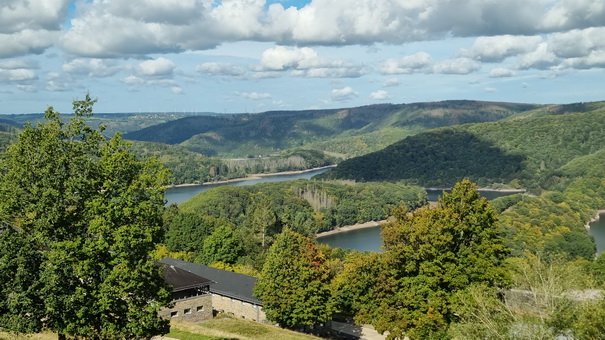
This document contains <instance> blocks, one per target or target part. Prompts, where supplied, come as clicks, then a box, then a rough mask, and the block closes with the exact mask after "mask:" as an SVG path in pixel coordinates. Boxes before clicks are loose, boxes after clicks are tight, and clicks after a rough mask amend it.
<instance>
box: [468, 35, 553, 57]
mask: <svg viewBox="0 0 605 340" xmlns="http://www.w3.org/2000/svg"><path fill="white" fill-rule="evenodd" d="M540 42H542V38H541V37H539V36H532V37H527V36H513V35H502V36H495V37H479V38H477V39H476V40H475V43H474V44H473V47H472V48H471V49H470V50H468V51H467V50H463V51H462V52H461V55H463V56H466V57H469V58H473V59H476V60H480V61H483V62H499V61H502V60H504V59H506V58H508V57H511V56H515V55H519V54H522V53H527V52H530V51H533V50H535V49H536V47H537V46H538V45H539V44H540Z"/></svg>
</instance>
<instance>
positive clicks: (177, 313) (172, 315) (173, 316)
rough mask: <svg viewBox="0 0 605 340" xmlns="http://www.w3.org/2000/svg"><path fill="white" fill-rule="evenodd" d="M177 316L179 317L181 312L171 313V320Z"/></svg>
mask: <svg viewBox="0 0 605 340" xmlns="http://www.w3.org/2000/svg"><path fill="white" fill-rule="evenodd" d="M177 316H179V312H170V317H171V318H176V317H177Z"/></svg>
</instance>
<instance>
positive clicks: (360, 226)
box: [315, 220, 388, 238]
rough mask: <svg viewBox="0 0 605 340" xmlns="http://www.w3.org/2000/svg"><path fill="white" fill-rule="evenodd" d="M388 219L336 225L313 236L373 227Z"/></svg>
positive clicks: (317, 236) (318, 236)
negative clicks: (341, 225) (342, 225)
mask: <svg viewBox="0 0 605 340" xmlns="http://www.w3.org/2000/svg"><path fill="white" fill-rule="evenodd" d="M387 221H388V220H382V221H369V222H365V223H357V224H352V225H346V226H344V227H338V228H335V229H332V230H328V231H322V232H321V233H317V234H316V235H315V238H321V237H324V236H329V235H335V234H340V233H346V232H348V231H351V230H359V229H366V228H375V227H379V226H380V225H381V224H383V223H386V222H387Z"/></svg>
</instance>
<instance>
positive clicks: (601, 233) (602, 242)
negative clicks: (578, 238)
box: [588, 214, 605, 254]
mask: <svg viewBox="0 0 605 340" xmlns="http://www.w3.org/2000/svg"><path fill="white" fill-rule="evenodd" d="M599 217H600V219H599V220H598V221H595V222H591V223H590V229H589V230H588V233H589V234H590V235H592V236H593V237H594V240H595V242H596V243H597V254H601V253H602V252H604V251H605V214H600V215H599Z"/></svg>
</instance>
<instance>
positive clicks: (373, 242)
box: [317, 190, 605, 251]
mask: <svg viewBox="0 0 605 340" xmlns="http://www.w3.org/2000/svg"><path fill="white" fill-rule="evenodd" d="M426 192H427V194H428V198H429V201H436V200H437V198H438V197H439V196H441V195H442V194H443V190H427V191H426ZM480 193H481V196H484V197H485V198H487V199H490V200H492V199H494V198H497V197H501V196H507V195H512V194H514V193H512V192H499V191H481V192H480ZM604 219H605V217H604ZM603 232H604V234H605V227H604V228H603ZM317 242H319V243H322V244H327V245H329V246H330V247H332V248H336V247H338V248H346V249H355V250H359V251H382V249H380V247H381V246H382V242H381V240H380V227H371V228H365V229H357V230H351V231H347V232H343V233H338V234H332V235H327V236H322V237H320V238H318V239H317Z"/></svg>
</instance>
